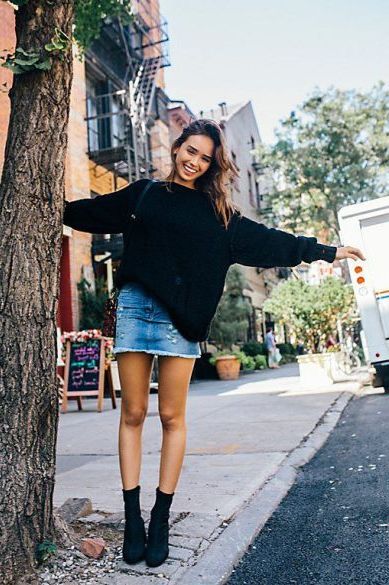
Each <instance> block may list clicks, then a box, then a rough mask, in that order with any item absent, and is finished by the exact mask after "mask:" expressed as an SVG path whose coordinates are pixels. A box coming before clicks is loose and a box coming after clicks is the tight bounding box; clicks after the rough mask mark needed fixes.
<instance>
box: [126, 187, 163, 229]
mask: <svg viewBox="0 0 389 585" xmlns="http://www.w3.org/2000/svg"><path fill="white" fill-rule="evenodd" d="M156 182H157V181H156V180H155V179H149V181H148V183H147V185H145V186H144V188H143V190H142V192H141V194H140V195H139V198H138V201H137V202H136V206H135V209H134V211H133V212H132V213H131V215H130V219H131V220H132V221H135V220H136V218H137V212H138V210H139V208H140V204H141V203H142V201H143V199H144V197H145V195H146V193H147V191H148V190H149V189H150V187H151V186H152V185H153V184H154V183H156Z"/></svg>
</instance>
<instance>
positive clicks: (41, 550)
mask: <svg viewBox="0 0 389 585" xmlns="http://www.w3.org/2000/svg"><path fill="white" fill-rule="evenodd" d="M56 552H57V545H56V544H55V543H54V542H51V541H50V540H44V541H43V542H41V543H39V544H37V545H36V547H35V555H36V560H37V562H38V565H42V564H43V563H44V562H45V561H47V560H48V559H50V557H52V556H54V555H55V554H56Z"/></svg>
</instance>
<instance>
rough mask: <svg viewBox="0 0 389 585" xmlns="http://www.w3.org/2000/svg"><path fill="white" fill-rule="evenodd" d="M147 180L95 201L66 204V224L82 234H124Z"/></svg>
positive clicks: (101, 196) (64, 221) (102, 196)
mask: <svg viewBox="0 0 389 585" xmlns="http://www.w3.org/2000/svg"><path fill="white" fill-rule="evenodd" d="M144 181H145V179H140V180H138V181H135V182H134V183H131V185H127V186H126V187H124V188H123V189H120V190H119V191H115V192H114V193H109V194H108V195H98V196H97V197H95V198H94V199H77V200H76V201H65V211H64V216H63V223H64V224H65V225H68V226H70V227H72V228H74V229H76V230H79V231H81V232H90V233H92V234H120V233H122V232H123V231H124V229H125V226H126V224H127V222H128V221H129V215H130V213H131V212H132V211H133V210H134V209H135V204H136V198H137V196H138V195H139V193H140V191H141V189H142V187H143V183H144Z"/></svg>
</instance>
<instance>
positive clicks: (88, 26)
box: [74, 0, 133, 52]
mask: <svg viewBox="0 0 389 585" xmlns="http://www.w3.org/2000/svg"><path fill="white" fill-rule="evenodd" d="M75 7H76V13H75V22H74V24H75V29H74V38H75V40H76V42H77V45H78V47H79V48H80V50H81V52H83V51H84V50H85V49H86V48H87V47H89V46H90V44H91V43H92V42H93V41H94V40H95V39H97V38H98V37H99V35H100V32H101V27H102V26H103V23H104V21H105V20H106V19H107V18H115V17H117V18H120V19H121V21H122V22H123V24H129V23H130V22H131V20H132V19H133V13H132V8H131V0H76V3H75Z"/></svg>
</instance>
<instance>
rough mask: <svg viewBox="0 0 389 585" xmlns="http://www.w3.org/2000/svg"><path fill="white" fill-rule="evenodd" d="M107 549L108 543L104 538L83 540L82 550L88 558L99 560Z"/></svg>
mask: <svg viewBox="0 0 389 585" xmlns="http://www.w3.org/2000/svg"><path fill="white" fill-rule="evenodd" d="M105 549H106V543H105V540H104V539H103V538H83V539H82V540H81V545H80V550H81V552H83V553H84V554H85V555H86V556H87V557H91V558H92V559H99V558H100V557H101V556H102V555H103V554H104V551H105Z"/></svg>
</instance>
